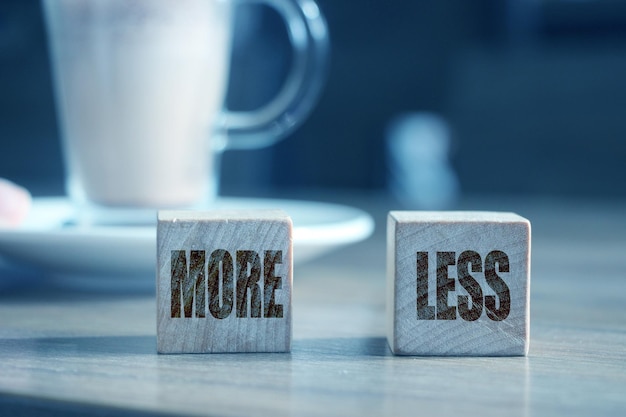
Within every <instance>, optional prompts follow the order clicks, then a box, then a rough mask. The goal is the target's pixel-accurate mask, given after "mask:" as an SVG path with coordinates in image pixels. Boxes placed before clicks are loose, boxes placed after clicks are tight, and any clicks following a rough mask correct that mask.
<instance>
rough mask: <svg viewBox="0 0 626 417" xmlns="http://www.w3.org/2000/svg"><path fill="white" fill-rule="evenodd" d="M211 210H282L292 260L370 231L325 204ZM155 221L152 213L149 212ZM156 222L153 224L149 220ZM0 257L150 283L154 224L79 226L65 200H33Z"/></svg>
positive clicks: (2, 240)
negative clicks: (290, 225) (287, 221)
mask: <svg viewBox="0 0 626 417" xmlns="http://www.w3.org/2000/svg"><path fill="white" fill-rule="evenodd" d="M215 208H227V209H248V210H249V209H266V208H267V209H269V208H272V209H282V210H284V211H285V212H287V213H288V214H289V215H290V216H291V218H292V220H293V225H294V227H293V246H294V248H293V252H294V262H295V264H299V263H302V262H305V261H310V260H311V259H314V258H316V257H318V256H320V255H323V254H325V253H328V252H330V251H332V250H333V249H336V248H338V247H341V246H343V245H347V244H351V243H356V242H358V241H361V240H363V239H365V238H367V237H368V236H370V235H371V233H372V232H373V229H374V222H373V220H372V218H371V216H369V215H368V214H367V213H365V212H363V211H362V210H359V209H356V208H352V207H347V206H342V205H337V204H329V203H320V202H308V201H295V200H275V199H249V198H220V199H219V200H218V202H217V203H216V205H215ZM155 219H156V213H155ZM155 224H156V222H155ZM0 257H2V258H4V260H5V261H9V262H12V263H17V264H21V265H28V266H32V267H36V268H37V269H39V270H40V271H42V273H43V274H44V275H49V276H55V277H63V278H64V279H71V280H79V281H84V280H90V279H91V280H98V279H106V280H107V281H108V282H109V285H111V284H113V282H111V281H118V280H122V281H125V284H122V285H127V284H130V282H128V281H133V280H135V281H138V280H141V281H146V280H149V281H150V282H151V283H153V282H154V271H155V264H156V226H155V225H152V226H130V227H128V226H80V225H76V224H75V222H74V215H73V208H72V206H71V204H70V202H69V201H68V200H67V199H66V198H60V197H59V198H36V199H34V200H33V207H32V209H31V212H30V214H29V217H28V218H27V219H26V221H25V223H24V224H23V225H21V226H20V227H19V228H15V229H0Z"/></svg>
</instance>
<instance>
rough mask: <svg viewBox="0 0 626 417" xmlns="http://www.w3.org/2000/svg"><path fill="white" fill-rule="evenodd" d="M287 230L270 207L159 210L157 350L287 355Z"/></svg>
mask: <svg viewBox="0 0 626 417" xmlns="http://www.w3.org/2000/svg"><path fill="white" fill-rule="evenodd" d="M291 230H292V225H291V219H290V218H289V217H288V216H287V215H286V214H285V213H284V212H281V211H277V210H269V211H268V210H260V211H254V212H250V211H212V212H180V211H178V212H167V211H165V212H160V213H159V224H158V228H157V238H158V239H157V240H158V245H157V258H158V272H157V347H158V351H159V352H161V353H175V352H178V353H184V352H189V353H192V352H193V353H201V352H286V351H289V350H290V345H291V288H292V280H293V278H292V271H293V266H292V259H293V255H292V238H291Z"/></svg>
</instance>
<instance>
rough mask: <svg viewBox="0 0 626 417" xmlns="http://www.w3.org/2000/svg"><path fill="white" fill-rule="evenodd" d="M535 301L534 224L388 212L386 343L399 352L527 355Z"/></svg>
mask: <svg viewBox="0 0 626 417" xmlns="http://www.w3.org/2000/svg"><path fill="white" fill-rule="evenodd" d="M529 303H530V222H529V221H528V220H526V219H524V218H523V217H520V216H518V215H516V214H513V213H493V212H420V211H392V212H390V213H389V216H388V220H387V339H388V341H389V346H390V347H391V350H392V352H393V353H394V354H398V355H435V356H519V355H527V354H528V345H529V330H530V315H529V312H530V304H529Z"/></svg>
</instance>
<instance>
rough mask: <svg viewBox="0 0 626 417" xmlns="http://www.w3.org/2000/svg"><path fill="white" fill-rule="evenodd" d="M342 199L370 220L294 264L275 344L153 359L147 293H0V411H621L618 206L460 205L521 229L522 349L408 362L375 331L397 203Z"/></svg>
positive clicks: (623, 270) (41, 284)
mask: <svg viewBox="0 0 626 417" xmlns="http://www.w3.org/2000/svg"><path fill="white" fill-rule="evenodd" d="M350 201H351V202H352V204H354V205H358V206H360V207H361V208H363V209H366V210H368V211H370V212H371V213H372V214H373V215H374V216H375V219H376V221H377V230H376V232H375V235H374V236H373V237H372V238H370V239H368V240H367V241H365V242H362V243H359V244H356V245H353V246H350V247H347V248H343V249H341V250H338V251H337V252H336V253H334V254H331V255H328V256H325V257H323V258H319V259H317V260H315V261H312V262H310V263H307V264H303V265H297V266H296V268H295V270H294V300H293V306H294V318H293V327H294V335H293V336H294V340H293V349H292V352H291V354H214V355H158V354H156V305H155V296H154V294H153V293H133V294H125V293H109V294H103V293H94V292H86V291H80V290H75V289H67V288H62V287H58V286H55V285H53V284H50V283H48V282H47V281H46V280H43V279H42V280H41V281H34V282H31V283H29V285H28V286H25V287H22V288H17V289H12V290H11V289H4V290H3V291H2V292H0V415H11V414H19V413H21V412H29V413H38V414H45V415H57V414H58V415H84V414H97V415H109V414H113V415H114V414H122V415H138V416H140V415H152V414H156V413H163V414H172V415H216V416H244V415H245V416H257V415H259V416H261V415H264V416H279V415H311V416H335V415H341V416H343V415H354V416H370V415H371V416H380V415H390V416H402V415H407V416H416V415H454V416H458V415H467V416H487V415H494V416H501V415H503V414H506V415H509V416H533V415H538V416H545V415H551V414H560V415H566V416H576V415H581V416H625V415H626V203H624V202H622V203H607V202H590V201H582V202H581V201H568V202H565V201H554V200H532V201H525V200H521V199H517V200H516V199H503V198H502V199H498V200H495V199H494V200H485V199H482V200H473V201H470V200H468V201H465V202H463V204H462V206H461V208H464V209H491V210H501V209H502V210H513V211H516V212H518V213H519V214H521V215H523V216H525V217H527V218H529V219H530V220H531V222H532V224H533V241H532V283H531V341H530V354H529V356H528V357H514V358H422V357H394V356H392V355H391V353H390V351H389V348H388V346H387V341H386V339H385V233H384V232H385V230H384V229H385V223H384V219H385V216H386V212H387V211H388V210H389V209H396V208H398V207H397V206H394V205H392V204H393V203H390V202H389V201H387V200H386V199H384V198H375V197H363V196H362V197H359V198H354V199H352V200H350ZM344 202H346V201H344ZM2 273H3V272H2V271H0V274H2ZM0 277H1V275H0ZM46 413H47V414H46Z"/></svg>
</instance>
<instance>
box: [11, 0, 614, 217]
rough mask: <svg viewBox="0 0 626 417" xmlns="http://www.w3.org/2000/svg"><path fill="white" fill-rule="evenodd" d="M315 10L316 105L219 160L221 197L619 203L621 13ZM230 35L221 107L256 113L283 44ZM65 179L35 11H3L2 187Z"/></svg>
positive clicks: (41, 189)
mask: <svg viewBox="0 0 626 417" xmlns="http://www.w3.org/2000/svg"><path fill="white" fill-rule="evenodd" d="M318 3H319V5H320V8H321V10H322V12H323V13H324V14H325V16H326V18H327V21H328V26H329V30H330V36H331V45H332V52H331V62H330V67H329V72H328V79H327V84H326V87H325V89H324V92H323V93H322V95H321V97H320V101H319V103H318V105H317V106H316V108H315V110H314V111H313V113H312V114H311V116H310V117H309V118H308V120H307V121H306V122H305V123H304V124H303V125H302V126H301V127H300V129H299V130H298V131H297V132H296V133H294V134H293V135H291V137H289V138H287V140H285V141H283V142H281V143H280V144H278V145H277V146H274V147H272V148H268V149H263V150H258V151H236V152H235V151H233V152H228V153H227V154H226V155H225V156H224V158H223V162H222V164H223V167H222V168H223V169H222V192H223V193H225V194H259V193H263V192H272V191H275V190H290V189H295V188H298V189H300V190H302V189H305V190H306V189H337V190H344V189H350V190H372V191H377V192H378V191H382V192H387V191H391V190H395V192H397V193H398V194H399V196H400V198H404V197H406V198H407V199H408V201H422V202H425V204H424V205H425V206H428V205H434V206H437V205H440V206H446V205H451V204H453V202H454V199H455V198H456V197H458V195H459V193H460V195H477V194H480V195H493V194H515V195H530V196H557V197H560V196H563V197H568V198H569V197H574V198H578V197H581V198H586V197H601V198H609V199H612V198H624V197H626V185H625V182H626V2H624V1H622V0H587V1H583V0H578V1H572V0H508V1H505V0H488V1H487V0H485V1H483V0H480V1H479V0H475V1H471V2H470V1H467V0H436V1H434V0H431V1H425V0H385V1H382V0H354V1H351V0H318ZM236 27H237V32H236V34H235V43H236V44H237V45H238V46H245V47H246V48H245V51H244V50H243V48H237V49H236V51H235V53H234V55H233V73H232V76H231V86H230V90H229V97H228V106H229V107H230V108H233V109H246V108H254V107H255V106H257V105H258V104H259V103H263V102H264V101H266V100H267V98H268V97H271V96H272V94H273V93H274V91H275V90H276V88H277V87H278V86H279V85H280V82H281V80H280V77H281V75H280V74H284V73H285V71H286V69H287V67H288V62H289V56H288V55H289V51H288V43H287V40H286V38H285V31H284V28H283V27H282V23H281V21H280V19H279V18H278V17H277V16H276V15H275V14H274V13H273V12H271V11H269V10H265V9H263V8H258V7H255V8H249V9H245V10H241V13H240V14H239V16H238V20H237V26H236ZM258 31H260V32H261V33H262V35H261V36H258V35H253V34H256V33H258ZM420 161H421V162H420ZM429 161H430V165H428V164H429ZM433 161H435V162H433ZM418 162H419V163H418ZM63 175H64V171H63V163H62V156H61V149H60V140H59V130H58V125H57V122H56V115H55V106H54V99H53V91H52V84H51V75H50V64H49V59H48V49H47V43H46V34H45V28H44V24H43V18H42V11H41V6H40V3H39V1H37V0H2V1H0V177H6V178H9V179H11V180H13V181H15V182H18V183H20V184H23V185H25V186H26V187H28V188H30V189H31V190H32V191H33V193H35V194H42V193H43V194H61V193H63V192H64V184H63ZM417 185H419V187H418V186H417ZM416 189H419V190H420V191H419V192H418V194H419V193H422V194H423V193H426V195H417V196H415V195H411V193H412V192H414V191H415V190H416ZM428 190H431V191H432V192H431V193H430V194H428ZM433 190H434V191H433ZM437 190H439V191H437ZM441 190H443V191H441ZM403 194H405V195H403Z"/></svg>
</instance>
